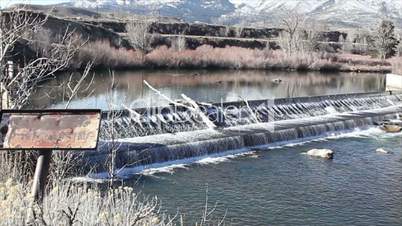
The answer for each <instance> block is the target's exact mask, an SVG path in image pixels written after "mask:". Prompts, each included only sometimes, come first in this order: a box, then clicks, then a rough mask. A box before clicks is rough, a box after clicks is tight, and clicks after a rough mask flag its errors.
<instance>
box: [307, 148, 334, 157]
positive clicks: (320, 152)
mask: <svg viewBox="0 0 402 226" xmlns="http://www.w3.org/2000/svg"><path fill="white" fill-rule="evenodd" d="M306 154H307V155H309V156H314V157H320V158H325V159H333V158H334V152H333V151H332V150H329V149H311V150H310V151H308V152H307V153H306Z"/></svg>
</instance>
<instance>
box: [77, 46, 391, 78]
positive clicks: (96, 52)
mask: <svg viewBox="0 0 402 226" xmlns="http://www.w3.org/2000/svg"><path fill="white" fill-rule="evenodd" d="M91 59H95V66H96V67H105V68H143V67H152V68H178V69H180V68H220V69H262V70H300V71H308V70H311V71H346V72H389V71H391V64H390V63H389V62H387V61H382V60H379V59H375V58H371V57H370V56H362V55H355V54H346V53H336V54H334V53H319V52H308V53H307V52H304V53H302V52H299V53H294V54H286V53H285V52H283V51H281V50H259V49H246V48H241V47H226V48H213V47H211V46H207V45H204V46H200V47H198V48H197V49H195V50H190V49H185V50H176V49H174V48H167V47H165V46H162V47H159V48H157V49H154V50H153V51H151V52H150V53H148V54H146V55H145V56H144V55H142V54H141V53H140V52H139V51H134V50H127V49H124V48H121V49H116V48H114V47H111V46H110V44H109V43H107V42H100V41H98V42H93V43H89V44H87V46H85V47H84V48H83V50H82V51H81V52H80V53H79V55H78V56H77V57H76V62H79V63H76V64H75V65H77V66H80V65H82V64H83V63H85V62H87V61H89V60H91Z"/></svg>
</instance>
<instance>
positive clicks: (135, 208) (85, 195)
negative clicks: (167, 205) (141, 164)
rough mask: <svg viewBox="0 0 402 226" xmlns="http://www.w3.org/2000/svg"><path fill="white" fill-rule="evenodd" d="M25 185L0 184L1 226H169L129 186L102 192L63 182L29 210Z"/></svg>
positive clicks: (151, 201) (148, 201)
mask: <svg viewBox="0 0 402 226" xmlns="http://www.w3.org/2000/svg"><path fill="white" fill-rule="evenodd" d="M27 187H29V186H27V185H23V184H21V183H15V182H13V181H12V180H11V179H9V180H7V181H6V182H4V183H0V209H1V214H0V225H28V224H30V223H33V224H32V225H171V224H172V222H170V221H169V220H168V219H167V218H166V217H165V215H163V214H160V213H159V212H158V208H159V203H158V200H157V199H156V198H152V199H143V198H141V197H139V196H138V195H136V194H135V193H134V192H133V189H132V188H130V187H119V188H116V189H111V190H108V191H105V192H101V191H100V190H99V189H94V188H89V187H86V186H76V185H73V184H71V183H64V184H62V185H61V186H56V187H54V188H53V189H52V190H51V191H50V192H49V194H48V195H47V196H46V197H45V199H44V201H43V205H41V206H39V205H34V206H33V207H32V208H31V203H32V197H31V196H30V195H26V194H28V192H29V191H28V189H27Z"/></svg>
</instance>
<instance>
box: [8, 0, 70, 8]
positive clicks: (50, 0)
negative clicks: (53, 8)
mask: <svg viewBox="0 0 402 226" xmlns="http://www.w3.org/2000/svg"><path fill="white" fill-rule="evenodd" d="M68 1H69V0H0V7H6V6H8V5H12V4H16V3H27V4H39V5H47V4H57V3H60V2H68Z"/></svg>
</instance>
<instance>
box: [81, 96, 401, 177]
mask: <svg viewBox="0 0 402 226" xmlns="http://www.w3.org/2000/svg"><path fill="white" fill-rule="evenodd" d="M367 96H369V100H370V101H368V99H364V98H363V97H364V95H363V94H360V95H359V96H358V98H356V95H351V96H347V95H343V96H342V98H340V101H341V102H342V103H344V104H345V105H346V104H347V103H354V105H356V106H358V104H357V103H356V102H358V101H363V100H364V101H366V102H367V104H365V105H370V104H371V105H370V107H368V108H367V107H365V108H363V107H362V108H360V109H357V108H348V109H346V110H345V108H343V107H342V106H340V104H339V103H338V102H336V101H333V100H334V99H339V96H336V95H335V96H330V97H328V98H323V97H320V98H317V97H316V98H311V99H310V100H309V101H308V100H307V101H306V100H304V102H303V101H302V100H300V98H294V99H293V98H289V99H287V100H286V101H285V100H284V99H283V100H281V101H280V102H278V103H275V105H276V106H271V107H272V108H273V109H278V111H279V109H282V108H284V109H285V108H286V109H288V110H289V111H290V112H292V114H294V115H296V114H297V113H298V112H296V111H294V110H292V109H293V108H291V107H289V106H290V105H289V103H292V104H294V103H295V101H297V103H302V102H303V106H310V105H311V106H312V107H314V106H316V105H317V106H320V104H321V103H326V105H331V104H333V105H334V107H337V108H335V110H334V109H332V110H328V112H327V113H325V112H323V111H317V114H316V115H311V114H310V115H309V116H306V115H303V116H301V117H295V116H293V117H291V118H286V117H285V118H283V117H280V118H279V119H277V120H271V121H267V122H252V123H248V124H245V123H240V124H238V125H234V126H222V127H219V126H218V127H216V128H213V129H212V128H202V129H198V127H197V129H194V130H191V131H188V130H186V131H183V132H176V133H161V134H154V135H149V136H137V137H131V138H121V139H119V140H118V141H117V142H115V143H113V144H112V143H111V142H107V141H102V142H101V143H100V145H99V148H98V151H96V152H85V153H84V158H85V159H86V160H87V162H88V164H90V165H91V166H95V165H98V166H100V165H102V164H103V163H104V162H105V160H106V159H107V158H108V153H109V150H110V148H111V147H112V146H113V147H118V148H117V149H118V150H117V155H116V165H117V167H123V166H125V165H130V166H140V165H149V164H154V163H163V162H167V161H174V160H181V159H186V158H192V157H199V156H207V155H210V154H215V153H219V152H225V151H230V150H237V149H248V148H252V147H257V146H263V145H269V144H274V143H276V142H286V141H293V140H295V141H296V140H303V139H311V138H314V137H319V136H325V135H327V134H330V133H333V132H341V131H347V130H352V129H355V128H367V127H370V126H373V125H375V124H376V123H377V122H380V121H382V120H386V119H393V118H397V117H399V113H401V112H402V95H400V94H393V95H391V94H389V93H378V94H373V93H371V94H367ZM362 98H363V99H362ZM377 99H378V100H381V101H377V102H376V100H377ZM373 103H378V104H373ZM284 104H287V106H286V107H283V106H282V105H284ZM309 104H310V105H309ZM326 105H325V106H326ZM317 106H316V108H320V107H317ZM325 106H324V107H325ZM341 107H342V108H341ZM258 108H261V105H258ZM326 108H328V106H326ZM248 109H249V110H251V111H253V110H254V108H253V106H248ZM295 109H296V108H295ZM336 109H338V110H336ZM339 109H344V110H339ZM351 109H352V110H351ZM361 109H364V110H361ZM300 114H303V112H300ZM126 129H130V128H126ZM116 143H117V144H116ZM98 170H99V171H102V170H103V168H102V167H99V168H98Z"/></svg>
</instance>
